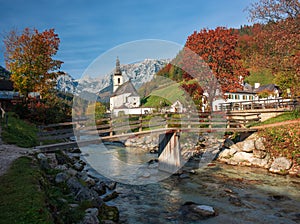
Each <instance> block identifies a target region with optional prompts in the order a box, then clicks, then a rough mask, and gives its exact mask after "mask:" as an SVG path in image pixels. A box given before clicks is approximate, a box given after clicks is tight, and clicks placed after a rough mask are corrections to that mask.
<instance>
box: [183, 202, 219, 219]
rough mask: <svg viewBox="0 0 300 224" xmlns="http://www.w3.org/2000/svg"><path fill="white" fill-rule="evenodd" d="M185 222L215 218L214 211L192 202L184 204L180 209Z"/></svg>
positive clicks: (211, 208)
mask: <svg viewBox="0 0 300 224" xmlns="http://www.w3.org/2000/svg"><path fill="white" fill-rule="evenodd" d="M180 211H181V215H182V217H183V219H184V220H185V221H192V220H193V221H196V220H201V219H207V218H210V217H213V216H216V211H215V209H214V208H213V207H211V206H208V205H199V204H196V203H194V202H186V203H184V205H182V206H181V208H180Z"/></svg>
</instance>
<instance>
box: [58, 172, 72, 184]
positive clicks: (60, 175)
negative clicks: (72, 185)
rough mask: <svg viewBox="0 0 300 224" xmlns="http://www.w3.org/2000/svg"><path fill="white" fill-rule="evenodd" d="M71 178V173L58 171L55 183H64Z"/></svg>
mask: <svg viewBox="0 0 300 224" xmlns="http://www.w3.org/2000/svg"><path fill="white" fill-rule="evenodd" d="M68 178H69V175H68V174H66V173H58V174H57V175H56V177H55V183H57V184H59V183H63V182H65V181H67V180H68Z"/></svg>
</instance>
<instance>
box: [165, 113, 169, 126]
mask: <svg viewBox="0 0 300 224" xmlns="http://www.w3.org/2000/svg"><path fill="white" fill-rule="evenodd" d="M165 121H166V125H165V128H168V114H165Z"/></svg>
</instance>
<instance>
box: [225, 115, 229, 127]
mask: <svg viewBox="0 0 300 224" xmlns="http://www.w3.org/2000/svg"><path fill="white" fill-rule="evenodd" d="M229 118H230V117H229V115H227V116H226V119H227V122H226V123H227V128H230V119H229Z"/></svg>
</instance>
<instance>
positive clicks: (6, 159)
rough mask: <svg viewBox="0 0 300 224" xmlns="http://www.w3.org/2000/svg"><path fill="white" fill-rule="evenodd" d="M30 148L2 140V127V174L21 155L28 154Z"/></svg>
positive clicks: (0, 164) (0, 168) (0, 147)
mask: <svg viewBox="0 0 300 224" xmlns="http://www.w3.org/2000/svg"><path fill="white" fill-rule="evenodd" d="M28 151H29V149H26V148H20V147H18V146H15V145H6V144H3V143H2V140H1V127H0V176H1V175H3V174H4V173H5V172H6V171H7V170H8V169H9V167H10V165H11V163H12V162H13V161H14V160H15V159H17V158H19V157H20V156H23V155H27V154H28Z"/></svg>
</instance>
